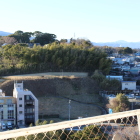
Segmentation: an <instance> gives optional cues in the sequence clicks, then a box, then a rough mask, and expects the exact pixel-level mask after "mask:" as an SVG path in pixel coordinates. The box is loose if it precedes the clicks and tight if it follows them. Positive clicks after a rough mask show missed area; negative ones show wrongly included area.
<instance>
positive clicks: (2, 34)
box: [0, 31, 12, 36]
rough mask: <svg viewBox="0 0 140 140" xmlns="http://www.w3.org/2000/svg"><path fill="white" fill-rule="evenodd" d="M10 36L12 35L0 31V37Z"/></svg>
mask: <svg viewBox="0 0 140 140" xmlns="http://www.w3.org/2000/svg"><path fill="white" fill-rule="evenodd" d="M10 34H12V33H9V32H4V31H0V36H7V35H10Z"/></svg>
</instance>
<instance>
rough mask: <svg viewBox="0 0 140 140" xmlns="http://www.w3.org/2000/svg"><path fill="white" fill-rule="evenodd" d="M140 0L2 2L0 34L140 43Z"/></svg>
mask: <svg viewBox="0 0 140 140" xmlns="http://www.w3.org/2000/svg"><path fill="white" fill-rule="evenodd" d="M139 6H140V0H1V2H0V13H1V14H0V18H1V20H0V31H5V32H11V33H14V32H15V31H17V30H21V31H23V32H34V31H41V32H43V33H53V34H55V35H56V36H57V39H58V40H60V39H70V38H75V39H76V38H84V39H89V40H90V41H92V42H112V41H117V40H125V41H129V42H137V41H140V8H139Z"/></svg>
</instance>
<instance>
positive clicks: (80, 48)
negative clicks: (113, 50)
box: [0, 42, 111, 75]
mask: <svg viewBox="0 0 140 140" xmlns="http://www.w3.org/2000/svg"><path fill="white" fill-rule="evenodd" d="M84 43H85V44H86V45H87V43H86V42H84ZM0 61H1V62H0V75H9V74H23V73H34V72H48V71H62V70H64V71H75V72H94V71H95V70H97V69H98V70H101V71H102V72H103V73H104V74H108V72H109V70H110V66H111V60H109V59H107V54H106V53H105V52H103V51H102V50H100V49H98V48H96V47H94V46H92V47H89V48H88V47H87V46H86V47H85V45H83V44H76V43H75V44H73V43H69V44H67V43H58V42H53V43H50V44H48V45H44V46H34V47H33V48H29V47H28V45H26V44H21V43H19V44H15V45H5V46H2V47H1V50H0Z"/></svg>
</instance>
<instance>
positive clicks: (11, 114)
mask: <svg viewBox="0 0 140 140" xmlns="http://www.w3.org/2000/svg"><path fill="white" fill-rule="evenodd" d="M13 118H14V110H8V119H13Z"/></svg>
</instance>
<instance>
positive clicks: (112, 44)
mask: <svg viewBox="0 0 140 140" xmlns="http://www.w3.org/2000/svg"><path fill="white" fill-rule="evenodd" d="M92 43H93V45H94V46H110V47H130V48H133V49H134V48H140V42H127V41H124V40H119V41H116V42H92Z"/></svg>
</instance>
